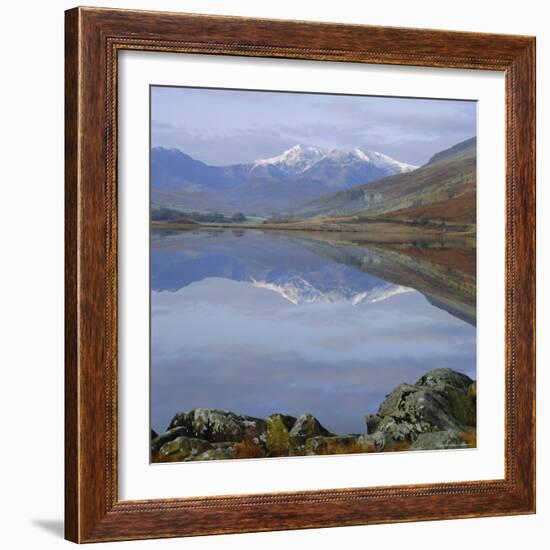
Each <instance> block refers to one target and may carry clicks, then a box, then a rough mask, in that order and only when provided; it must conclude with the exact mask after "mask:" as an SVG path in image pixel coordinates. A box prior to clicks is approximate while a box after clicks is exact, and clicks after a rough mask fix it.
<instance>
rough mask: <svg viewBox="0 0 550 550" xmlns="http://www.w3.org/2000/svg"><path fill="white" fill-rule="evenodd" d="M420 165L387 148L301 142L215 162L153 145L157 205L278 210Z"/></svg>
mask: <svg viewBox="0 0 550 550" xmlns="http://www.w3.org/2000/svg"><path fill="white" fill-rule="evenodd" d="M416 168H417V167H416V166H413V165H410V164H406V163H403V162H400V161H398V160H395V159H393V158H391V157H389V156H387V155H384V154H383V153H379V152H376V151H367V150H363V149H361V148H359V147H356V148H355V149H353V150H352V151H344V150H340V149H323V148H320V147H314V146H310V145H302V144H298V145H295V146H294V147H292V148H290V149H288V150H286V151H284V152H283V153H281V154H280V155H277V156H275V157H271V158H266V159H259V160H256V161H254V162H251V163H248V164H233V165H229V166H211V165H208V164H206V163H204V162H201V161H199V160H196V159H194V158H192V157H191V156H189V155H187V154H185V153H183V152H182V151H180V150H179V149H166V148H163V147H155V148H153V149H152V150H151V184H152V185H151V187H152V200H153V204H157V205H165V206H173V207H180V208H185V209H195V210H201V209H207V210H219V211H221V212H235V211H240V212H244V213H248V214H249V213H257V214H264V215H265V214H273V213H277V212H280V211H282V210H288V209H290V208H294V207H296V206H297V205H299V204H304V203H307V202H310V201H313V200H315V199H318V198H320V197H322V196H323V195H327V194H329V193H334V192H337V191H345V190H348V189H350V188H352V187H354V186H357V185H359V184H365V183H368V182H371V181H374V180H378V179H380V178H384V177H386V176H390V175H394V174H403V173H408V172H411V171H413V170H415V169H416Z"/></svg>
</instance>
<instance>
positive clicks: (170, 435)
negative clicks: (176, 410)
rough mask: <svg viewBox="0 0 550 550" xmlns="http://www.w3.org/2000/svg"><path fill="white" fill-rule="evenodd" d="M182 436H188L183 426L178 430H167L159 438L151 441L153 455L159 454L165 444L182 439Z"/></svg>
mask: <svg viewBox="0 0 550 550" xmlns="http://www.w3.org/2000/svg"><path fill="white" fill-rule="evenodd" d="M182 435H183V436H186V435H187V430H186V429H185V428H183V427H181V426H180V427H178V428H172V429H171V430H167V431H165V432H163V433H161V434H159V435H157V437H155V438H154V439H153V440H152V441H151V451H152V452H153V453H157V452H158V451H159V450H160V448H161V447H162V446H163V445H164V444H165V443H168V442H169V441H172V440H173V439H176V437H180V436H182Z"/></svg>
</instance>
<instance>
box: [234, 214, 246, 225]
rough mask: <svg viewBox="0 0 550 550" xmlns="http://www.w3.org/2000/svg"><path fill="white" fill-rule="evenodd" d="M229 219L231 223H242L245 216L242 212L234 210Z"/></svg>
mask: <svg viewBox="0 0 550 550" xmlns="http://www.w3.org/2000/svg"><path fill="white" fill-rule="evenodd" d="M231 221H232V222H233V223H242V222H245V221H246V216H245V215H244V214H243V213H242V212H235V214H233V215H232V216H231Z"/></svg>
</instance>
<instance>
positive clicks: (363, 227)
mask: <svg viewBox="0 0 550 550" xmlns="http://www.w3.org/2000/svg"><path fill="white" fill-rule="evenodd" d="M151 229H152V230H155V229H156V230H163V229H165V230H181V231H192V230H198V229H230V230H238V231H243V230H256V231H257V230H259V231H276V232H283V233H284V232H293V233H300V232H302V233H330V234H348V235H350V236H352V240H358V241H361V242H365V243H369V242H371V243H392V244H399V243H415V242H450V243H452V242H454V241H460V242H466V241H472V242H475V237H476V232H475V230H471V229H468V228H467V227H465V226H458V227H457V228H452V227H448V226H446V229H445V230H443V229H442V228H441V226H436V225H435V224H431V225H428V224H426V225H420V224H414V223H412V222H410V223H409V222H402V221H401V222H396V221H387V220H376V221H375V220H373V221H368V222H365V221H362V222H357V223H354V222H353V221H351V222H330V221H329V222H322V223H315V222H287V223H263V224H257V223H199V222H189V221H152V222H151Z"/></svg>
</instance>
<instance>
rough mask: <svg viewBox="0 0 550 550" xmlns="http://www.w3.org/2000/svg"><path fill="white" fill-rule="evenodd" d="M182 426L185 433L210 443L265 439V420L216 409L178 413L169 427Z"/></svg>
mask: <svg viewBox="0 0 550 550" xmlns="http://www.w3.org/2000/svg"><path fill="white" fill-rule="evenodd" d="M176 427H180V428H184V429H185V435H187V436H188V437H196V438H199V439H204V440H206V441H209V442H211V443H213V442H220V441H244V440H251V441H254V442H255V443H260V442H261V443H263V442H264V441H265V431H266V422H265V420H263V419H261V418H254V417H252V416H246V415H238V414H235V413H233V412H230V411H220V410H217V409H203V408H199V409H193V410H192V411H190V412H183V413H178V414H176V416H174V418H173V419H172V422H170V428H176Z"/></svg>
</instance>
